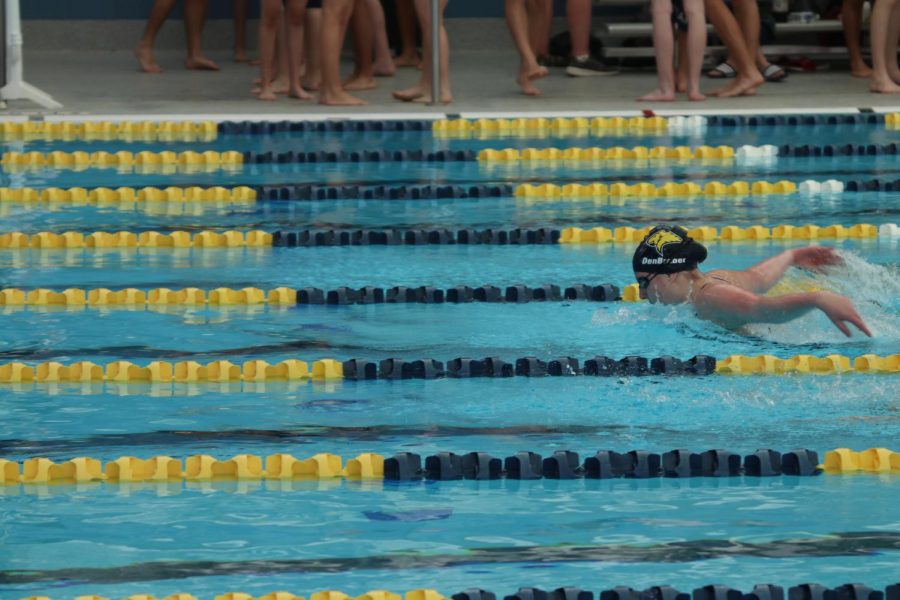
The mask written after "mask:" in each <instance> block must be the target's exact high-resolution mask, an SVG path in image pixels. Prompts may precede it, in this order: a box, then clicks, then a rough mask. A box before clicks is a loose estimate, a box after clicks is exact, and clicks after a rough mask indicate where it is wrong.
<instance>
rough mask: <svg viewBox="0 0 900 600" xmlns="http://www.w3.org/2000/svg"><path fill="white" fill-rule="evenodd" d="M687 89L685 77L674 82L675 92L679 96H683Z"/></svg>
mask: <svg viewBox="0 0 900 600" xmlns="http://www.w3.org/2000/svg"><path fill="white" fill-rule="evenodd" d="M687 89H688V80H687V77H685V78H681V77H679V78H678V80H677V81H676V82H675V91H676V92H677V93H679V94H683V93H685V92H686V91H687Z"/></svg>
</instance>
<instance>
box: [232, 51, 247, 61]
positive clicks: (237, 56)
mask: <svg viewBox="0 0 900 600" xmlns="http://www.w3.org/2000/svg"><path fill="white" fill-rule="evenodd" d="M234 62H236V63H245V62H250V57H249V56H248V55H247V51H246V50H244V49H243V48H235V49H234Z"/></svg>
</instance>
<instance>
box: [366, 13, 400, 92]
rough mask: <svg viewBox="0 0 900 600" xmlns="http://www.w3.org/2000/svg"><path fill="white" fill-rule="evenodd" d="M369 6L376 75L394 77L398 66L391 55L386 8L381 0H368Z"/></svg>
mask: <svg viewBox="0 0 900 600" xmlns="http://www.w3.org/2000/svg"><path fill="white" fill-rule="evenodd" d="M366 4H367V5H368V8H369V21H370V24H371V26H372V34H373V36H374V38H375V39H374V43H375V77H393V75H394V71H395V70H396V67H395V66H394V59H393V58H392V57H391V45H390V44H389V43H388V36H387V25H386V24H385V20H384V8H383V7H382V6H381V0H366Z"/></svg>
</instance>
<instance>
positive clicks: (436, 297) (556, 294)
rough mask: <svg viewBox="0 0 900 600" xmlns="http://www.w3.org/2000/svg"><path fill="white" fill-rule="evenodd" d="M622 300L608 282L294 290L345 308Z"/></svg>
mask: <svg viewBox="0 0 900 600" xmlns="http://www.w3.org/2000/svg"><path fill="white" fill-rule="evenodd" d="M621 299H622V294H621V292H620V290H619V287H618V286H616V285H613V284H611V283H602V284H599V285H590V284H585V283H578V284H575V285H572V286H569V287H565V288H563V287H561V286H559V285H556V284H553V283H545V284H543V285H540V286H537V287H529V286H526V285H510V286H506V287H505V288H502V287H499V286H495V285H482V286H479V287H469V286H467V285H457V286H453V287H451V288H447V289H443V288H436V287H433V286H428V285H421V286H418V287H405V286H394V287H391V288H377V287H372V286H367V287H362V288H351V287H347V286H342V287H339V288H335V289H333V290H323V289H321V288H317V287H305V288H301V289H298V290H297V304H330V305H334V306H347V305H353V304H382V303H386V304H444V303H448V304H468V303H471V302H488V303H507V302H508V303H511V304H524V303H528V302H562V301H565V300H578V301H587V302H616V301H619V300H621Z"/></svg>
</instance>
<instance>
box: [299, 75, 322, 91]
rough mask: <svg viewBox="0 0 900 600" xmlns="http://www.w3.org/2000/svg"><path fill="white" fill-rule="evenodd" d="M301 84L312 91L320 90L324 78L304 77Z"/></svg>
mask: <svg viewBox="0 0 900 600" xmlns="http://www.w3.org/2000/svg"><path fill="white" fill-rule="evenodd" d="M300 85H302V86H303V89H305V90H307V91H310V92H318V91H319V87H320V86H321V85H322V80H321V79H319V78H316V79H304V80H302V81H301V82H300Z"/></svg>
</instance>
